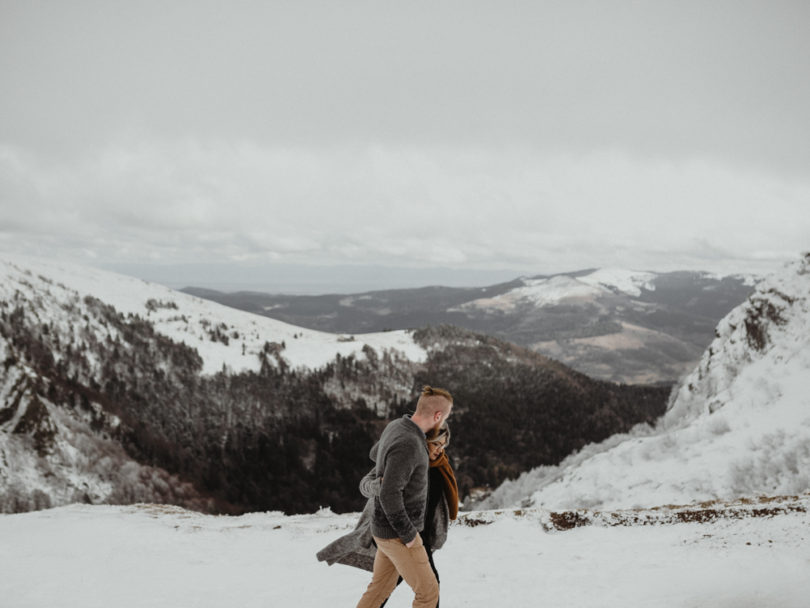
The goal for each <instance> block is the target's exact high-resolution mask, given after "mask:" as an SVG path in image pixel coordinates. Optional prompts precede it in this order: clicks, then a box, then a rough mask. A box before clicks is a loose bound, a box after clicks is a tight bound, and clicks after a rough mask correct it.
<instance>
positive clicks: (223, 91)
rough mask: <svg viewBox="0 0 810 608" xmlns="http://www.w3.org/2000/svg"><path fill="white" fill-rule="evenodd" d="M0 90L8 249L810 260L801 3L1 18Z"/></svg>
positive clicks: (1, 228) (593, 260)
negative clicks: (807, 255) (806, 254)
mask: <svg viewBox="0 0 810 608" xmlns="http://www.w3.org/2000/svg"><path fill="white" fill-rule="evenodd" d="M0 83H1V86H2V93H0V251H11V252H19V253H28V254H36V255H43V256H49V257H54V256H58V257H60V258H65V259H73V260H76V261H79V262H83V263H89V264H93V265H100V266H105V267H113V268H120V269H128V271H129V272H132V273H134V274H140V275H142V276H145V277H146V278H155V277H157V276H158V275H160V276H162V277H165V278H164V279H161V280H163V281H164V282H167V283H174V284H177V285H179V284H187V283H188V281H186V279H187V278H189V277H190V276H191V275H193V274H194V273H195V272H196V273H198V274H199V276H200V279H201V280H198V281H195V283H196V284H200V282H201V281H203V282H204V280H205V276H206V274H205V273H206V272H207V271H206V270H205V269H206V268H208V267H209V265H210V268H211V275H210V277H209V278H210V279H211V280H210V281H209V283H210V284H211V285H212V286H213V285H214V283H217V281H219V282H220V283H219V284H221V285H224V283H223V281H224V282H227V281H226V278H227V277H228V276H231V277H232V276H236V275H239V273H242V274H241V275H239V276H242V277H245V281H246V282H247V283H251V281H253V282H255V281H256V280H258V279H257V278H256V277H264V278H265V279H266V282H268V284H266V285H261V287H264V288H272V287H273V286H274V285H275V286H276V287H278V288H279V289H280V288H282V287H283V286H284V279H283V277H287V279H288V280H289V281H292V282H293V283H294V282H295V280H299V281H304V282H307V280H308V279H306V277H307V276H309V275H308V274H307V273H308V272H309V273H311V276H312V277H315V276H320V277H322V279H323V277H324V276H328V277H331V280H332V282H333V283H339V282H340V281H341V280H343V279H341V277H343V276H346V277H348V276H349V275H348V274H345V275H344V274H342V273H344V272H345V271H346V269H347V268H352V267H355V271H354V274H353V275H352V276H354V278H355V279H358V277H361V278H362V277H363V276H365V275H364V274H363V272H364V271H363V269H364V268H367V269H369V272H368V274H367V279H368V280H367V281H366V282H367V283H369V285H368V286H375V285H376V286H380V287H388V286H394V285H393V284H392V283H396V281H397V280H399V281H404V282H405V283H408V282H410V283H411V284H419V283H421V277H425V279H427V278H428V277H430V281H426V282H432V283H435V282H444V283H446V284H451V283H453V282H454V281H455V282H456V284H458V283H459V282H461V283H467V284H470V283H473V284H474V283H476V281H475V279H474V277H475V276H476V274H475V273H476V272H480V273H481V277H482V278H483V277H487V278H494V277H496V276H503V277H504V278H506V277H508V276H510V275H511V274H513V273H523V274H538V273H548V272H556V271H565V270H575V269H581V268H588V267H600V266H621V267H627V268H632V269H639V270H671V269H705V270H714V271H721V272H739V271H752V272H761V271H765V270H767V269H769V268H775V267H778V266H779V265H780V264H781V263H782V262H783V261H784V260H789V259H792V258H794V257H796V256H797V255H798V254H799V252H800V251H803V250H807V249H810V211H808V207H809V206H810V2H806V1H804V0H796V1H792V2H787V1H781V2H780V1H778V0H777V1H774V0H768V1H765V0H762V1H759V2H749V1H745V0H735V1H711V0H700V1H695V2H690V1H684V0H680V1H673V2H663V1H658V2H656V1H653V0H650V1H647V2H641V1H637V2H631V1H623V2H620V1H611V0H598V1H593V2H577V1H572V0H567V1H563V0H561V1H559V2H543V1H540V0H535V1H532V2H508V1H504V0H500V1H492V2H476V1H473V0H464V1H460V2H442V1H440V0H432V1H429V2H419V1H415V0H408V1H403V2H380V1H371V2H351V1H340V2H335V1H324V2H309V1H306V0H296V1H292V2H280V1H279V2H272V1H264V2H238V1H236V2H227V3H225V2H203V1H200V0H190V1H178V0H161V1H160V2H148V1H138V2H130V1H127V2H123V1H122V2H117V1H114V0H103V1H99V2H82V1H70V2H67V1H65V2H60V1H51V2H47V1H33V0H20V1H7V0H0ZM324 266H327V267H333V271H332V272H331V273H330V271H329V270H328V269H327V270H326V271H324V270H323V268H322V267H324ZM192 268H193V269H195V270H194V272H190V271H189V269H192ZM386 268H390V269H391V271H390V272H386V271H385V269H386ZM184 269H185V270H184ZM429 269H432V270H429ZM150 273H151V275H150ZM183 273H186V275H185V276H184V275H183ZM324 273H325V274H324ZM350 274H351V273H350ZM296 275H300V276H298V277H297V279H296V278H295V277H296ZM215 276H216V277H219V278H218V279H216V280H215V279H214V277H215ZM406 276H407V277H409V278H408V279H407V280H404V279H402V277H406ZM249 277H252V278H249ZM273 277H276V278H273ZM397 277H399V278H398V279H397ZM442 277H446V278H442ZM322 279H319V280H322ZM312 280H313V281H314V280H316V279H312ZM346 280H348V278H347V279H346ZM274 281H275V283H274ZM359 282H360V283H362V282H363V281H362V280H361V281H359ZM291 284H292V283H289V285H291ZM234 285H235V284H234ZM289 285H287V286H289ZM364 286H365V285H364ZM353 287H357V285H353Z"/></svg>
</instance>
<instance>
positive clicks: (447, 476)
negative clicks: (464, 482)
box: [430, 452, 458, 519]
mask: <svg viewBox="0 0 810 608" xmlns="http://www.w3.org/2000/svg"><path fill="white" fill-rule="evenodd" d="M430 467H431V468H437V469H439V473H441V476H442V481H443V482H444V484H443V485H444V496H445V498H447V507H448V509H449V510H450V519H455V518H456V517H458V482H456V476H455V474H454V473H453V468H452V467H451V466H450V461H449V460H448V459H447V454H445V453H444V452H442V455H441V456H439V457H438V458H437V459H436V460H431V461H430Z"/></svg>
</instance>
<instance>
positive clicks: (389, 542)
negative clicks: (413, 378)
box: [357, 386, 453, 608]
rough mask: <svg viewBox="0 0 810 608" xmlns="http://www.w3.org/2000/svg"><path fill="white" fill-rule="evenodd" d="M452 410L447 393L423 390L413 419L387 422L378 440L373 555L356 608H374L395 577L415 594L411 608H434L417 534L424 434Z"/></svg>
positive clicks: (423, 495) (423, 496) (423, 490)
mask: <svg viewBox="0 0 810 608" xmlns="http://www.w3.org/2000/svg"><path fill="white" fill-rule="evenodd" d="M452 409H453V397H452V396H451V395H450V393H449V392H447V391H446V390H444V389H440V388H432V387H430V386H425V387H424V388H423V389H422V394H421V395H420V397H419V401H418V402H417V404H416V412H415V413H414V414H413V416H407V415H406V416H403V417H402V418H399V419H398V420H394V421H393V422H391V423H389V424H388V426H386V427H385V430H384V431H383V433H382V436H381V437H380V441H379V442H378V444H377V458H376V467H377V477H378V478H379V479H380V480H381V485H380V494H379V496H377V497H376V498H375V499H374V513H373V515H372V519H371V534H372V535H373V537H374V542H375V544H376V545H377V555H376V557H375V558H374V570H373V574H372V577H371V583H369V585H368V588H367V589H366V592H365V593H364V594H363V597H361V598H360V602H359V603H358V604H357V608H378V607H379V606H380V604H382V602H383V601H384V600H385V599H386V598H387V597H388V596H389V595H391V592H392V591H393V590H394V587H396V584H397V578H398V577H399V576H401V577H402V578H403V580H404V581H405V582H406V583H408V585H410V587H411V589H413V591H414V595H415V597H414V601H413V608H435V606H436V603H437V602H438V601H439V583H438V582H437V581H436V576H435V575H434V574H433V570H432V569H431V567H430V562H429V561H428V556H427V552H426V551H425V547H424V545H423V544H422V538H421V536H420V535H419V532H421V531H422V528H423V526H424V520H425V508H426V504H427V488H428V453H427V447H426V443H425V433H427V432H428V431H430V430H431V429H434V428H438V427H440V426H441V424H442V423H443V422H444V421H445V420H447V418H448V417H449V416H450V411H451V410H452Z"/></svg>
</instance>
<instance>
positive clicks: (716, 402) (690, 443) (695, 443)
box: [481, 253, 810, 510]
mask: <svg viewBox="0 0 810 608" xmlns="http://www.w3.org/2000/svg"><path fill="white" fill-rule="evenodd" d="M808 491H810V253H808V254H806V255H805V256H804V257H803V258H802V259H800V260H798V261H796V262H795V263H793V264H791V265H789V266H787V267H786V268H784V269H783V270H782V271H780V272H777V273H774V274H773V275H772V276H769V277H767V278H765V279H763V280H762V281H761V282H760V283H759V284H758V285H757V288H756V291H755V292H754V293H753V294H752V295H751V297H750V298H749V299H748V300H747V301H746V302H744V303H743V304H741V305H740V306H738V307H736V308H735V309H734V310H732V311H731V312H730V313H729V314H728V315H727V316H725V317H724V318H723V319H722V320H721V322H720V323H719V324H718V326H717V332H716V338H715V339H714V340H713V341H712V343H711V344H710V345H709V347H708V349H707V350H706V352H705V353H704V355H703V357H702V358H701V360H700V363H699V364H698V365H697V366H696V367H695V369H694V370H693V371H692V373H691V374H689V375H688V376H687V377H686V378H685V379H684V380H683V382H682V383H681V384H680V385H679V386H678V387H677V389H676V390H675V391H674V392H673V396H672V399H671V401H670V404H669V407H668V410H667V412H666V414H665V415H664V416H663V417H662V418H661V419H660V420H659V421H658V422H657V423H656V424H655V425H654V426H647V425H643V426H640V427H638V428H636V429H634V430H633V431H632V432H631V433H629V434H625V435H617V436H614V437H611V438H610V439H608V440H606V441H604V442H601V443H598V444H593V445H589V446H587V447H585V448H584V449H583V450H581V451H580V452H579V453H577V454H576V455H572V456H570V457H568V458H567V459H566V460H565V461H563V462H562V463H561V464H560V465H558V466H551V467H540V468H537V469H535V470H533V471H531V472H528V473H525V474H523V475H522V476H521V477H520V478H519V479H517V480H515V481H510V482H506V483H504V484H503V485H502V486H501V487H500V488H499V489H498V490H497V491H496V492H495V493H494V494H493V495H492V497H490V498H489V499H488V500H487V501H485V502H484V503H483V504H482V505H481V507H482V508H496V507H497V508H500V507H504V506H507V505H518V504H520V505H523V506H537V507H542V508H545V509H567V508H593V509H598V510H606V509H607V510H609V509H617V508H633V507H637V506H641V505H645V504H658V505H665V504H670V505H671V504H685V503H689V502H692V501H696V500H698V501H712V500H731V499H737V498H740V497H747V498H748V499H749V500H750V499H751V497H756V496H759V495H768V496H775V495H797V494H802V493H805V492H808Z"/></svg>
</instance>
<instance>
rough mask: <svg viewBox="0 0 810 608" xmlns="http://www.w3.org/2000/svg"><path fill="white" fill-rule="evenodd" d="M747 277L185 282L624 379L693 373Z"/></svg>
mask: <svg viewBox="0 0 810 608" xmlns="http://www.w3.org/2000/svg"><path fill="white" fill-rule="evenodd" d="M753 284H754V278H753V277H745V276H740V275H737V276H725V277H722V276H717V275H713V274H709V273H705V272H666V273H655V272H641V271H633V270H624V269H620V268H602V269H599V270H584V271H578V272H568V273H563V274H556V275H551V276H535V277H524V278H520V279H515V280H514V281H509V282H508V283H501V284H498V285H489V286H485V287H467V288H449V287H439V286H433V287H424V288H419V289H398V290H387V291H374V292H368V293H362V294H351V295H347V294H343V295H341V294H324V295H319V296H292V295H283V294H262V293H253V292H247V293H246V292H239V293H231V294H225V293H220V292H216V291H211V290H205V289H195V288H187V290H185V291H188V293H192V294H193V295H198V296H200V297H203V298H209V299H211V300H213V301H216V302H219V303H222V304H227V305H228V306H233V307H234V308H239V309H241V310H246V311H250V312H255V313H258V314H262V315H266V316H268V317H272V318H275V319H278V320H281V321H286V322H288V323H292V324H294V325H299V326H303V327H309V328H311V329H319V330H323V331H332V332H361V333H365V332H372V331H380V330H382V329H386V328H388V329H401V328H410V327H425V326H427V325H432V326H435V325H437V324H447V325H454V326H456V327H463V328H466V329H469V330H472V331H475V332H478V333H483V334H487V335H490V336H494V337H497V338H499V339H501V340H505V341H508V342H511V343H513V344H518V345H521V346H524V347H527V348H530V349H532V350H534V351H535V352H538V353H541V354H543V355H545V356H547V357H551V358H553V359H556V360H558V361H561V362H563V363H565V364H566V365H568V366H570V367H572V368H574V369H576V370H578V371H580V372H582V373H584V374H586V375H588V376H590V377H592V378H599V379H603V380H610V381H613V382H622V383H625V384H645V383H658V382H661V383H670V384H671V383H674V382H676V381H677V380H678V379H679V378H680V377H682V376H683V375H684V374H686V373H688V372H689V371H691V370H692V369H693V368H694V366H695V364H696V363H697V362H698V361H699V359H700V356H701V355H702V353H703V351H704V350H705V349H706V347H707V346H708V345H709V342H711V340H712V337H713V331H714V328H715V326H716V325H717V322H718V321H720V319H722V318H723V317H724V316H725V315H726V314H727V313H728V312H729V311H730V310H731V309H732V308H734V307H735V306H737V305H738V304H740V303H741V302H742V301H744V300H745V298H747V297H748V296H749V295H750V293H751V292H752V291H753Z"/></svg>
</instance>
